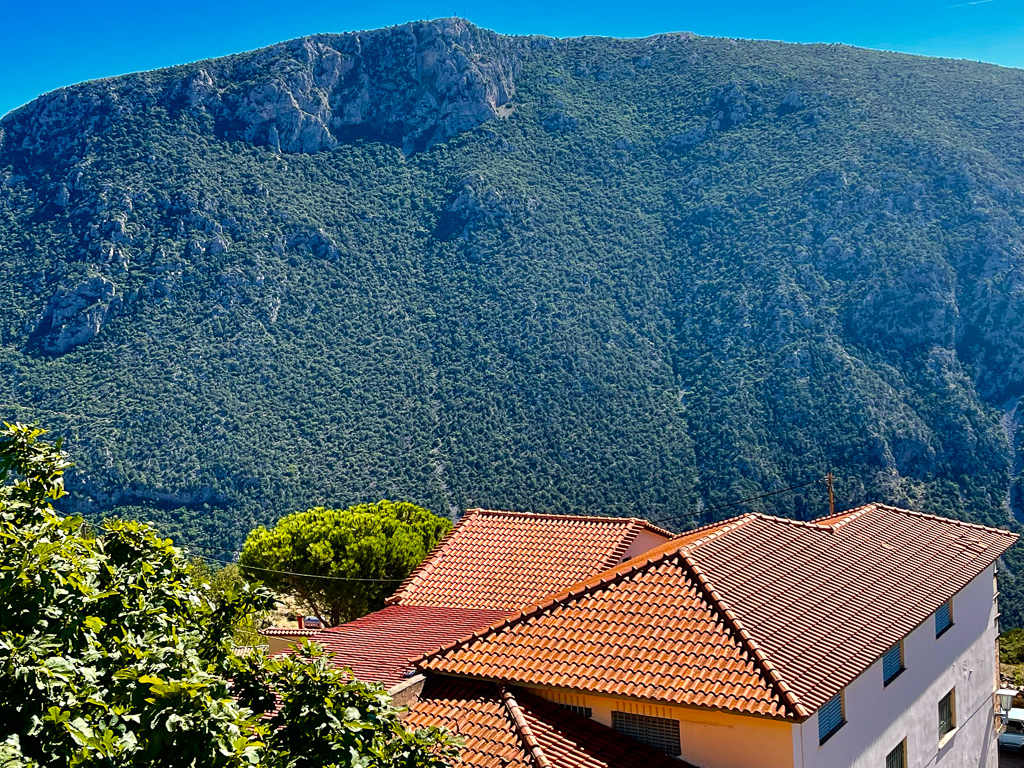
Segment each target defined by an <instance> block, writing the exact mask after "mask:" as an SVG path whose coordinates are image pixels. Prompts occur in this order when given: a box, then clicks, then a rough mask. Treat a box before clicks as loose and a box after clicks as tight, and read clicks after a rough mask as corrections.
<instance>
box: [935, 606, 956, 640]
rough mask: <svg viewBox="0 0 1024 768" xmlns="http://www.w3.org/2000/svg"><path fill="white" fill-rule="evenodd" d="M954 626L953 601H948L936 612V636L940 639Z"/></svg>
mask: <svg viewBox="0 0 1024 768" xmlns="http://www.w3.org/2000/svg"><path fill="white" fill-rule="evenodd" d="M952 626H953V601H952V600H947V601H946V602H944V603H943V604H942V605H940V606H939V610H937V611H936V612H935V636H936V637H938V636H939V635H941V634H942V633H943V632H945V631H946V630H947V629H949V628H950V627H952Z"/></svg>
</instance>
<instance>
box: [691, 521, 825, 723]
mask: <svg viewBox="0 0 1024 768" xmlns="http://www.w3.org/2000/svg"><path fill="white" fill-rule="evenodd" d="M712 535H714V534H712ZM708 538H710V537H708ZM679 557H680V559H681V560H682V561H683V563H684V564H685V565H686V567H687V569H688V570H689V571H690V573H691V574H692V575H693V577H694V579H695V580H696V582H697V583H698V585H699V586H700V588H701V589H702V590H703V591H704V593H705V595H707V597H708V599H709V600H710V601H711V604H712V605H713V606H714V608H715V610H716V611H717V612H718V613H719V614H720V615H721V616H722V618H723V619H725V620H726V622H728V624H729V626H730V628H731V629H732V630H733V632H734V633H735V634H736V636H737V637H738V638H739V639H740V640H741V641H742V642H743V644H744V645H745V646H746V647H747V650H748V651H749V652H750V654H751V656H753V658H754V660H755V661H756V662H757V664H758V665H759V666H760V667H761V670H762V671H763V672H764V674H765V675H766V676H767V678H768V680H769V681H770V682H771V684H772V686H773V687H774V688H775V690H776V692H777V693H778V694H779V697H780V698H781V699H782V700H783V701H784V702H785V703H786V705H787V706H788V707H789V709H790V711H791V712H792V714H793V715H795V716H796V717H797V718H807V717H810V715H811V712H810V711H809V710H808V709H807V708H806V707H805V706H804V705H803V704H802V703H801V702H800V699H799V698H798V697H797V695H796V692H795V691H793V689H792V688H791V687H790V686H789V684H788V683H787V682H786V681H785V680H783V679H782V675H781V674H780V673H779V670H778V668H777V667H776V666H775V664H773V663H772V660H771V659H769V658H768V654H766V653H765V652H764V650H762V648H761V646H760V645H759V644H758V643H757V641H756V640H755V639H754V637H753V636H752V635H751V634H750V632H749V631H748V630H747V628H746V627H745V626H743V622H742V621H740V619H739V617H738V616H737V615H736V614H735V613H734V612H733V610H732V608H730V607H729V604H728V603H727V602H726V601H725V599H724V598H723V597H722V596H721V595H720V594H719V593H718V590H716V589H715V587H714V585H713V584H712V583H711V581H710V580H709V579H708V577H707V575H706V574H705V573H704V571H703V569H702V568H701V567H700V566H699V565H698V564H697V563H696V562H694V560H693V558H691V557H690V555H689V552H688V551H687V550H683V551H681V552H680V553H679Z"/></svg>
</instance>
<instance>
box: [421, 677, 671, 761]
mask: <svg viewBox="0 0 1024 768" xmlns="http://www.w3.org/2000/svg"><path fill="white" fill-rule="evenodd" d="M404 720H405V724H406V725H407V726H410V727H414V728H422V727H424V726H429V725H437V726H443V727H445V728H448V729H449V730H450V731H452V732H453V733H455V734H456V735H458V736H460V737H461V738H462V739H463V740H464V741H465V747H464V748H463V751H462V757H461V761H460V763H458V765H464V766H473V768H501V766H509V768H549V766H557V767H558V768H688V766H687V764H686V763H684V762H682V761H680V760H676V759H674V758H671V757H668V756H667V755H665V754H663V753H661V752H659V751H657V750H655V749H652V748H651V747H648V746H646V745H644V744H640V743H638V742H635V741H632V740H631V739H629V738H626V737H625V736H622V735H620V734H618V733H616V732H615V731H613V730H612V729H611V728H608V727H606V726H604V725H601V724H600V723H598V722H596V721H594V720H590V719H587V718H585V717H582V716H580V715H577V714H575V713H573V712H570V711H569V710H567V709H564V708H562V707H559V706H557V705H555V704H552V703H550V702H547V701H544V700H542V699H539V698H537V697H535V696H531V695H530V694H528V693H526V692H525V691H522V690H519V689H512V688H500V687H499V686H497V685H494V684H493V683H486V682H479V681H473V680H463V679H456V678H450V677H436V676H432V677H431V678H429V679H428V680H427V683H426V685H425V687H424V690H423V693H422V695H421V696H420V699H419V700H418V701H416V702H413V703H412V704H411V705H410V706H409V711H408V712H407V713H406V715H405V718H404Z"/></svg>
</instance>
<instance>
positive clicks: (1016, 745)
mask: <svg viewBox="0 0 1024 768" xmlns="http://www.w3.org/2000/svg"><path fill="white" fill-rule="evenodd" d="M999 748H1000V749H1003V750H1006V751H1008V752H1021V751H1024V709H1011V710H1010V711H1009V712H1008V713H1007V714H1006V730H1004V731H1003V732H1002V733H1000V734H999Z"/></svg>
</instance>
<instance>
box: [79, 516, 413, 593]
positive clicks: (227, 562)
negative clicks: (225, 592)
mask: <svg viewBox="0 0 1024 768" xmlns="http://www.w3.org/2000/svg"><path fill="white" fill-rule="evenodd" d="M82 522H83V523H84V524H85V525H88V526H90V527H92V528H95V529H96V530H97V531H104V530H105V529H104V528H103V527H102V526H100V525H97V524H96V523H92V522H89V521H88V520H86V519H84V518H83V519H82ZM176 546H178V547H179V548H180V549H183V550H185V551H186V552H188V553H189V554H190V555H193V556H194V557H198V558H200V559H202V560H211V561H213V562H215V563H221V564H223V565H238V567H239V568H245V569H246V570H249V571H263V572H264V573H278V574H281V575H282V576H302V577H304V578H307V579H329V580H331V581H365V582H371V583H375V584H400V583H402V582H403V581H405V579H362V578H359V577H356V576H322V575H320V574H318V573H297V572H295V571H277V570H274V569H272V568H257V567H256V566H254V565H240V564H239V563H238V562H237V561H235V560H221V559H220V558H219V557H210V556H209V555H202V554H199V553H195V552H193V551H192V550H194V549H205V550H207V551H209V552H240V551H241V550H238V549H222V548H220V547H201V546H198V545H196V544H179V545H176Z"/></svg>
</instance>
